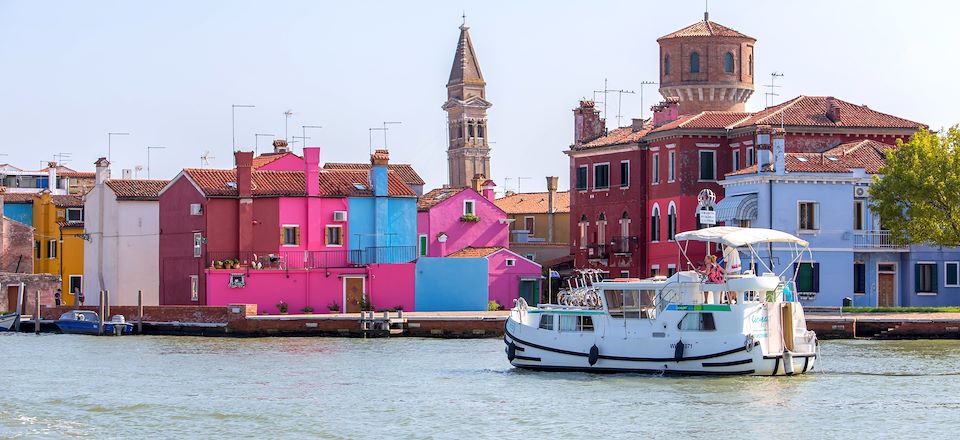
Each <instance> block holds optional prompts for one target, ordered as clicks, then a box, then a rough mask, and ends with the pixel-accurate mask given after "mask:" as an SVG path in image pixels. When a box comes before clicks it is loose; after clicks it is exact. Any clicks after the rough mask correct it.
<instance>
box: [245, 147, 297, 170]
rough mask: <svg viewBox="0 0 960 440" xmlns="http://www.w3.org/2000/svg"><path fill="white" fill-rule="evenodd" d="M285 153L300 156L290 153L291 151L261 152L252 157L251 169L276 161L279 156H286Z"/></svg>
mask: <svg viewBox="0 0 960 440" xmlns="http://www.w3.org/2000/svg"><path fill="white" fill-rule="evenodd" d="M287 155H292V156H294V157H297V158H299V157H300V156H297V155H296V154H294V153H291V152H289V151H288V152H286V153H263V154H261V155H259V156H257V157H254V158H253V165H252V168H253V169H257V168H260V167H263V166H267V165H269V164H271V163H273V162H274V161H276V160H278V159H280V158H283V157H286V156H287Z"/></svg>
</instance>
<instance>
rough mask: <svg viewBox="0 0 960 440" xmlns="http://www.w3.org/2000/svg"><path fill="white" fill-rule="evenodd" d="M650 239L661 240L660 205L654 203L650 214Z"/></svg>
mask: <svg viewBox="0 0 960 440" xmlns="http://www.w3.org/2000/svg"><path fill="white" fill-rule="evenodd" d="M650 241H660V205H653V213H652V214H650Z"/></svg>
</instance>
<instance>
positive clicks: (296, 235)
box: [293, 228, 300, 246]
mask: <svg viewBox="0 0 960 440" xmlns="http://www.w3.org/2000/svg"><path fill="white" fill-rule="evenodd" d="M293 234H294V238H293V241H294V243H293V244H295V245H297V246H299V245H300V228H293Z"/></svg>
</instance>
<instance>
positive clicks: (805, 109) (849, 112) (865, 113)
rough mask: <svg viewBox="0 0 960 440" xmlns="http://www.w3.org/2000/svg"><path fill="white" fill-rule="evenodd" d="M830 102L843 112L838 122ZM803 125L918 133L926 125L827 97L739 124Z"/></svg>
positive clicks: (802, 99) (800, 100)
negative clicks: (831, 114)
mask: <svg viewBox="0 0 960 440" xmlns="http://www.w3.org/2000/svg"><path fill="white" fill-rule="evenodd" d="M828 100H832V101H834V102H835V103H836V105H837V107H838V109H839V110H840V117H839V118H838V119H839V120H838V121H836V122H835V121H832V120H830V119H829V118H828V117H827V108H828ZM781 123H782V124H783V125H800V126H820V127H869V128H908V129H913V130H918V129H920V128H925V127H926V125H924V124H921V123H918V122H913V121H910V120H907V119H903V118H899V117H896V116H892V115H888V114H886V113H881V112H878V111H876V110H871V109H870V108H868V107H867V106H865V105H856V104H851V103H849V102H847V101H842V100H839V99H836V98H832V97H828V96H803V95H801V96H798V97H796V98H793V99H791V100H789V101H787V102H784V103H782V104H779V105H775V106H773V107H767V108H766V109H763V110H761V111H759V112H756V113H754V114H753V116H751V117H749V118H746V119H744V120H743V121H740V122H739V123H738V124H737V127H746V126H750V125H759V124H769V125H779V124H781Z"/></svg>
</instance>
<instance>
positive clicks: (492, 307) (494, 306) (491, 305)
mask: <svg viewBox="0 0 960 440" xmlns="http://www.w3.org/2000/svg"><path fill="white" fill-rule="evenodd" d="M497 310H503V306H502V305H500V303H498V302H497V301H495V300H494V301H490V302H488V303H487V311H490V312H496V311H497Z"/></svg>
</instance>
